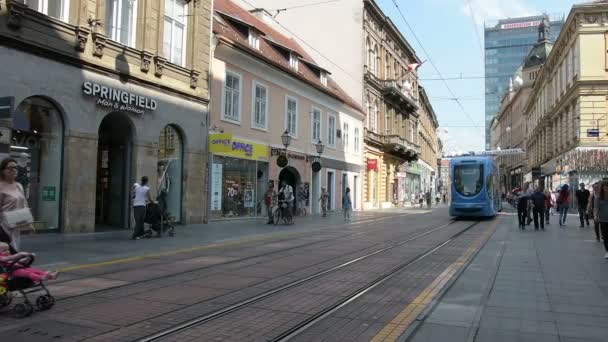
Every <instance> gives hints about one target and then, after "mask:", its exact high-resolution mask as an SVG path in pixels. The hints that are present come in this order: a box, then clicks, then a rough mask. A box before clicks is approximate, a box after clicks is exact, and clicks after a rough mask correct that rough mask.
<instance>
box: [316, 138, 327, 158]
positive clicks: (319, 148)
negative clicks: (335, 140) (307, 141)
mask: <svg viewBox="0 0 608 342" xmlns="http://www.w3.org/2000/svg"><path fill="white" fill-rule="evenodd" d="M315 148H316V149H317V153H318V154H319V157H320V156H321V155H322V154H323V150H324V149H325V145H323V142H321V140H319V142H318V143H316V144H315Z"/></svg>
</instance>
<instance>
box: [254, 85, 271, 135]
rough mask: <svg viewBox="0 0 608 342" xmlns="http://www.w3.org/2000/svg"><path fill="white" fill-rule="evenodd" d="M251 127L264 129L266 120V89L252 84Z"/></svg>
mask: <svg viewBox="0 0 608 342" xmlns="http://www.w3.org/2000/svg"><path fill="white" fill-rule="evenodd" d="M253 91H254V97H253V127H255V128H261V129H266V128H267V126H266V118H267V114H268V88H266V87H265V86H263V85H261V84H259V83H257V82H255V81H254V82H253Z"/></svg>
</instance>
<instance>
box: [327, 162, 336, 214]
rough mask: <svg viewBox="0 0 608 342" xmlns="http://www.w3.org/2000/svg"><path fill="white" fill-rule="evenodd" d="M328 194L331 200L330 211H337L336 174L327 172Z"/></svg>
mask: <svg viewBox="0 0 608 342" xmlns="http://www.w3.org/2000/svg"><path fill="white" fill-rule="evenodd" d="M327 193H328V194H329V200H328V201H327V208H328V209H329V210H335V209H336V207H335V204H334V198H335V193H336V173H335V172H334V171H327Z"/></svg>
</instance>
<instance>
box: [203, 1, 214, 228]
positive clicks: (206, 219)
mask: <svg viewBox="0 0 608 342" xmlns="http://www.w3.org/2000/svg"><path fill="white" fill-rule="evenodd" d="M214 8H215V1H214V0H211V13H210V17H211V23H209V64H208V70H209V71H208V72H207V89H208V92H207V93H208V94H209V105H208V106H207V115H206V116H205V123H204V129H206V130H207V132H206V133H207V134H205V132H204V131H203V136H204V137H206V140H207V141H205V145H206V146H207V150H206V151H205V153H206V154H207V162H206V163H205V165H204V168H203V189H204V198H206V199H207V201H206V203H205V208H203V223H204V224H207V223H209V205H211V192H210V191H209V186H210V184H209V180H210V179H211V168H210V167H209V163H210V161H211V153H209V123H210V119H209V117H210V116H211V106H213V101H211V97H212V96H211V88H212V82H213V53H214V51H215V41H214V35H213V15H214V13H213V11H214Z"/></svg>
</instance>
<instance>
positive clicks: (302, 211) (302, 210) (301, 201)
mask: <svg viewBox="0 0 608 342" xmlns="http://www.w3.org/2000/svg"><path fill="white" fill-rule="evenodd" d="M296 195H297V199H298V215H299V216H306V198H307V196H306V190H305V189H304V185H302V184H300V185H299V186H298V192H297V194H296Z"/></svg>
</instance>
